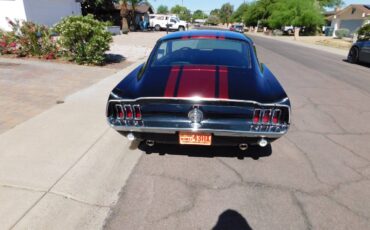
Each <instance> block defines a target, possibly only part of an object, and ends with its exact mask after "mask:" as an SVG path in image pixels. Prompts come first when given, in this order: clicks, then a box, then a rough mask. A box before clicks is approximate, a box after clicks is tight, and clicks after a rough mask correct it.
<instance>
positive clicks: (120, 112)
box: [116, 105, 125, 119]
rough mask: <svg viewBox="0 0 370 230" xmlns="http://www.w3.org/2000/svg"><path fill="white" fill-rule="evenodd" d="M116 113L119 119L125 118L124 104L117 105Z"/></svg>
mask: <svg viewBox="0 0 370 230" xmlns="http://www.w3.org/2000/svg"><path fill="white" fill-rule="evenodd" d="M116 114H117V118H119V119H124V118H125V113H124V111H123V107H122V105H116Z"/></svg>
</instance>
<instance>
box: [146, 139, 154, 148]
mask: <svg viewBox="0 0 370 230" xmlns="http://www.w3.org/2000/svg"><path fill="white" fill-rule="evenodd" d="M145 143H146V145H147V146H149V147H153V146H154V141H152V140H146V141H145Z"/></svg>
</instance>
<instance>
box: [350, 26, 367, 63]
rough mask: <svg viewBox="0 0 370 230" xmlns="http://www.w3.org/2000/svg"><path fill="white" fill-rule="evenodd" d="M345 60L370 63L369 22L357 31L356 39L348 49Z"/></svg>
mask: <svg viewBox="0 0 370 230" xmlns="http://www.w3.org/2000/svg"><path fill="white" fill-rule="evenodd" d="M347 60H348V61H349V62H351V63H358V62H365V63H370V24H367V25H364V26H363V27H362V28H361V29H360V30H359V31H358V40H357V42H356V43H354V44H353V45H352V47H351V49H350V50H349V53H348V56H347Z"/></svg>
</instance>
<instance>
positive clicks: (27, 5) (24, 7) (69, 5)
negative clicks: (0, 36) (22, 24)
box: [0, 0, 81, 30]
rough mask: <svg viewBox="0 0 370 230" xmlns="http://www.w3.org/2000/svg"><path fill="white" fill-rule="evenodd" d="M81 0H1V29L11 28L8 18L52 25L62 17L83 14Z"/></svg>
mask: <svg viewBox="0 0 370 230" xmlns="http://www.w3.org/2000/svg"><path fill="white" fill-rule="evenodd" d="M80 2H81V0H37V1H35V0H0V29H3V30H10V29H11V28H10V27H9V24H8V22H7V20H6V18H9V19H11V20H14V19H19V20H25V21H32V22H35V23H38V24H43V25H47V26H52V25H54V24H55V23H57V22H59V21H60V19H61V18H63V17H66V16H69V15H81V3H80Z"/></svg>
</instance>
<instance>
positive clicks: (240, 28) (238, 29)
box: [229, 24, 244, 33]
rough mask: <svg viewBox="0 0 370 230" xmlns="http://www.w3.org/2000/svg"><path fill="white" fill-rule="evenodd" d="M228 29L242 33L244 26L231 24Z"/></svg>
mask: <svg viewBox="0 0 370 230" xmlns="http://www.w3.org/2000/svg"><path fill="white" fill-rule="evenodd" d="M229 30H230V31H235V32H239V33H244V26H243V25H239V24H237V25H231V26H230V28H229Z"/></svg>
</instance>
